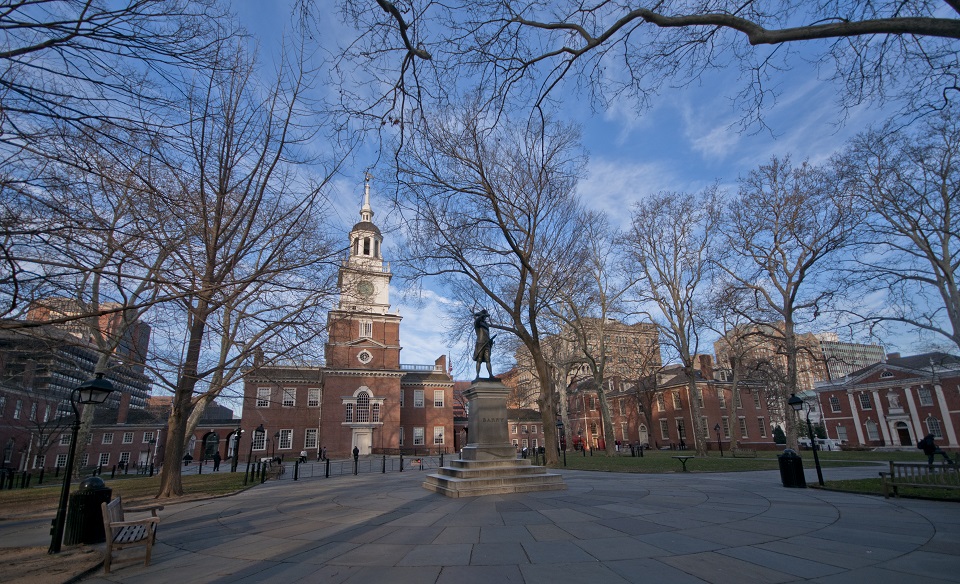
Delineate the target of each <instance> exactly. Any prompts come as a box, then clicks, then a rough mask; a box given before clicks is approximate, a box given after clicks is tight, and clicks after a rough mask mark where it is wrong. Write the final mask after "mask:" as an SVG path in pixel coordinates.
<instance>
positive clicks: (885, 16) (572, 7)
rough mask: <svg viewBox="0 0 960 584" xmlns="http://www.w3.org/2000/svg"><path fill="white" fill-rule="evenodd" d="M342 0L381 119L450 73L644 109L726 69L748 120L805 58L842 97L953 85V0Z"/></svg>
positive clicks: (439, 88)
mask: <svg viewBox="0 0 960 584" xmlns="http://www.w3.org/2000/svg"><path fill="white" fill-rule="evenodd" d="M304 4H306V5H310V4H311V2H309V1H305V2H304ZM342 5H343V13H344V15H345V17H346V18H347V20H348V21H349V22H350V23H351V24H352V25H353V26H355V27H356V28H357V29H358V33H359V35H360V38H359V39H352V40H351V43H350V44H349V45H348V46H346V47H345V55H346V58H347V59H352V61H351V62H352V63H354V64H356V63H357V62H359V63H362V68H363V69H364V70H365V71H367V72H369V73H370V74H371V75H375V76H377V77H378V78H379V79H380V81H381V82H383V83H384V85H385V86H386V87H387V88H388V91H387V92H386V95H383V94H381V95H379V96H377V99H375V100H373V99H369V97H370V96H364V97H365V98H367V99H365V100H364V104H365V106H366V108H365V109H363V110H362V111H363V112H364V113H366V114H369V115H371V116H373V117H377V116H379V117H380V118H381V119H382V120H384V121H386V120H387V119H398V118H399V119H405V118H406V114H408V113H409V112H410V111H413V110H414V109H415V108H423V107H424V105H425V104H424V102H425V101H428V100H437V99H444V98H445V97H446V95H447V93H448V91H449V89H450V88H452V87H454V86H455V85H456V83H455V81H457V80H464V79H469V80H470V81H471V82H476V83H480V84H482V85H483V86H484V87H485V90H486V95H487V96H488V97H489V99H490V100H491V101H500V100H511V99H522V100H525V101H532V102H535V103H543V102H544V101H546V100H548V99H550V98H551V95H552V92H553V91H554V90H555V88H557V87H558V86H559V85H560V84H561V83H562V82H564V81H569V82H570V83H571V84H572V85H574V86H576V87H578V88H580V89H581V90H583V91H585V92H586V93H588V94H589V95H591V96H592V97H593V98H594V99H595V100H597V101H599V102H600V103H601V104H603V105H607V104H610V103H613V102H617V101H620V100H622V99H623V98H624V97H630V98H633V100H634V103H635V104H636V105H637V106H638V107H643V106H644V105H646V104H647V102H648V100H649V99H650V97H651V96H653V95H654V94H656V93H657V92H658V91H660V90H662V89H663V88H665V87H667V86H675V87H676V86H685V85H689V84H694V83H697V82H699V81H700V80H701V79H702V78H703V76H704V75H705V74H706V73H708V72H710V71H712V70H717V69H723V68H727V67H737V68H739V70H740V73H741V79H742V80H743V83H742V85H740V86H739V93H738V94H737V96H736V97H737V101H738V102H739V104H740V106H741V107H742V108H743V110H744V115H745V117H746V121H748V122H756V121H760V120H761V116H762V113H763V111H764V110H765V109H767V108H769V107H770V106H771V104H772V103H775V101H776V97H777V94H778V91H779V88H778V79H777V78H778V77H779V76H780V74H781V73H782V72H783V71H786V70H789V69H791V68H793V67H792V65H793V64H794V63H796V62H798V61H802V60H807V59H813V60H814V61H815V63H816V65H817V67H818V70H819V71H821V72H823V74H824V75H826V76H828V77H830V78H831V80H832V81H834V82H835V84H836V85H837V86H838V87H839V90H840V91H839V92H838V101H839V105H840V106H841V107H843V108H847V107H851V106H854V105H857V104H860V103H863V102H870V101H876V102H881V103H882V102H888V101H894V102H898V103H900V104H901V105H903V106H905V107H904V109H905V110H906V111H910V112H916V111H919V110H922V109H923V108H925V107H933V108H937V109H939V108H941V107H943V104H944V103H945V102H947V101H949V100H952V99H956V94H957V91H958V88H960V80H958V73H957V54H958V52H957V49H958V45H957V41H958V39H960V19H958V18H957V16H958V12H960V3H958V2H956V0H945V1H944V2H931V1H926V0H910V1H906V2H853V1H850V0H833V1H829V2H792V1H789V0H766V1H763V0H750V1H747V2H733V1H729V0H707V1H704V2H699V3H694V4H691V3H686V2H669V1H660V2H652V3H648V5H647V6H639V5H638V4H637V3H636V2H628V1H626V0H615V1H609V0H594V1H592V2H591V1H588V2H583V1H574V0H567V1H562V2H536V1H533V0H473V1H471V2H437V1H435V0H409V1H407V2H392V1H389V0H378V1H377V5H378V6H379V10H377V9H371V8H370V4H369V3H366V2H357V1H356V0H344V1H343V2H342ZM797 45H803V47H802V48H803V52H801V51H800V48H801V47H797V48H796V49H794V48H792V47H794V46H797ZM356 109H357V111H361V108H356ZM398 110H403V111H402V113H398Z"/></svg>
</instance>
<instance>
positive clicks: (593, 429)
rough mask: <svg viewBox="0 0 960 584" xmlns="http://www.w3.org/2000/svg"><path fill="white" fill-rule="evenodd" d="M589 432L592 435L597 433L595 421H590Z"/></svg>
mask: <svg viewBox="0 0 960 584" xmlns="http://www.w3.org/2000/svg"><path fill="white" fill-rule="evenodd" d="M590 434H591V435H593V436H596V435H597V423H596V422H590Z"/></svg>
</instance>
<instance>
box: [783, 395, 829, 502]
mask: <svg viewBox="0 0 960 584" xmlns="http://www.w3.org/2000/svg"><path fill="white" fill-rule="evenodd" d="M787 403H788V404H790V407H791V408H793V411H795V412H799V411H800V410H802V409H803V400H802V399H800V398H799V397H797V394H795V393H791V394H790V399H788V400H787ZM807 434H808V435H809V436H810V448H812V449H813V464H814V465H815V466H816V467H817V481H818V482H819V483H820V486H821V487H822V486H823V471H822V470H820V456H819V455H818V454H817V439H816V438H815V437H814V435H813V424H811V423H810V408H809V407H808V408H807Z"/></svg>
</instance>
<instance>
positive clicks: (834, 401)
mask: <svg viewBox="0 0 960 584" xmlns="http://www.w3.org/2000/svg"><path fill="white" fill-rule="evenodd" d="M830 411H831V412H833V413H835V414H836V413H838V412H839V411H840V398H838V397H837V396H835V395H831V396H830Z"/></svg>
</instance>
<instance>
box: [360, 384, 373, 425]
mask: <svg viewBox="0 0 960 584" xmlns="http://www.w3.org/2000/svg"><path fill="white" fill-rule="evenodd" d="M369 421H370V394H368V393H367V392H365V391H361V392H360V393H359V394H357V422H359V423H361V424H363V423H366V422H369Z"/></svg>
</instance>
